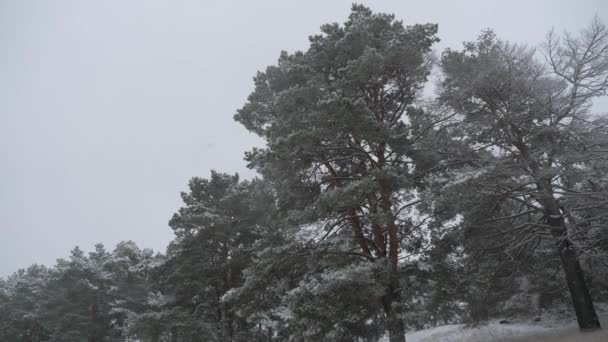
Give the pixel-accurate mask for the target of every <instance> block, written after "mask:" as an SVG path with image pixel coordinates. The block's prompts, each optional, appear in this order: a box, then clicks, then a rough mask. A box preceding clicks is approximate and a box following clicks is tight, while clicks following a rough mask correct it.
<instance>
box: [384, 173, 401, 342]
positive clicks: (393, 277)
mask: <svg viewBox="0 0 608 342" xmlns="http://www.w3.org/2000/svg"><path fill="white" fill-rule="evenodd" d="M380 189H381V190H380V191H381V199H380V201H381V203H380V205H381V207H382V211H383V212H384V214H385V215H386V221H387V226H386V228H387V233H388V234H387V235H388V258H387V261H388V266H389V268H388V269H389V286H388V289H387V294H386V295H385V297H384V299H383V304H384V311H385V313H386V320H387V325H388V335H389V341H390V342H405V327H404V325H403V319H402V315H401V294H400V293H401V288H400V286H399V268H398V262H399V240H398V234H397V225H396V224H395V217H394V214H393V211H392V206H391V198H390V195H391V191H390V188H389V186H388V184H386V181H381V182H380Z"/></svg>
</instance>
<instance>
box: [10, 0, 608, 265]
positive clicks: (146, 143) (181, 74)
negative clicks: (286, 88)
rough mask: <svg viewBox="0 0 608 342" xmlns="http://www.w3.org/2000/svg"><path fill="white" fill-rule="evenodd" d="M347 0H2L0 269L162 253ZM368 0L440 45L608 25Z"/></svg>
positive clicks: (501, 9) (576, 13)
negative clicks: (243, 114) (277, 71)
mask: <svg viewBox="0 0 608 342" xmlns="http://www.w3.org/2000/svg"><path fill="white" fill-rule="evenodd" d="M351 2H352V1H328V0H325V1H320V0H319V1H317V0H315V1H310V0H308V1H285V0H277V1H221V2H220V1H215V2H211V1H168V0H167V1H151V0H141V1H125V0H121V1H106V0H104V1H102V0H98V1H80V0H74V1H58V0H56V1H43V0H41V1H27V0H0V158H1V159H0V276H5V275H8V274H9V273H11V272H13V271H15V270H17V269H18V268H20V267H26V266H28V265H30V264H32V263H43V264H47V265H52V264H53V263H54V262H55V259H57V258H59V257H64V256H67V255H68V252H69V250H70V249H72V248H73V247H74V246H76V245H78V246H80V247H81V248H83V249H84V250H87V251H88V250H91V248H92V246H93V245H94V244H95V243H97V242H102V243H104V244H105V245H106V247H108V248H113V246H114V244H115V243H116V242H118V241H121V240H134V241H136V242H137V243H138V245H140V246H142V247H149V248H154V249H155V250H161V251H164V248H165V246H166V244H167V243H168V242H169V240H170V239H171V238H172V231H171V229H170V228H169V227H168V226H167V221H168V220H169V218H170V217H171V215H172V213H173V212H174V211H175V210H176V209H177V208H178V207H179V206H180V197H179V193H180V191H184V190H186V186H187V182H188V180H189V178H190V177H192V176H207V175H208V174H209V170H210V169H216V170H219V171H224V172H231V173H232V172H239V173H240V174H242V175H243V176H245V177H250V176H252V175H253V173H252V172H251V171H249V170H247V168H246V166H245V162H244V161H243V152H244V151H245V150H247V149H249V148H250V147H251V146H253V145H255V144H259V143H260V142H259V140H257V138H256V137H254V136H252V135H251V134H249V133H247V132H246V130H245V129H244V128H243V127H241V126H240V125H239V124H237V123H235V122H233V120H232V116H233V114H234V113H235V110H236V109H237V108H239V107H240V106H241V105H242V104H243V103H244V101H245V98H246V97H247V95H248V94H249V93H250V92H251V91H252V86H253V83H252V76H253V75H255V73H256V71H258V70H261V69H263V68H265V67H266V66H267V65H270V64H273V63H274V62H275V61H276V59H277V57H278V55H279V52H280V51H281V50H287V51H290V52H291V51H294V50H298V49H305V48H306V47H307V44H308V40H307V37H308V36H309V35H311V34H315V33H317V32H318V28H319V26H320V25H322V24H324V23H327V22H336V21H338V22H343V21H345V20H346V17H347V15H348V13H349V10H350V3H351ZM363 3H366V4H368V5H369V6H370V7H372V9H373V10H374V11H384V12H393V13H395V14H396V16H397V18H399V19H403V20H404V21H405V23H406V24H413V23H423V22H433V23H438V24H439V36H440V38H441V39H442V42H441V43H440V44H439V45H438V47H437V48H438V50H440V49H443V48H445V47H448V46H450V47H459V46H460V44H461V42H462V41H465V40H472V39H474V38H475V37H476V36H477V34H478V33H479V31H480V30H481V29H483V28H486V27H490V28H493V29H494V30H495V31H496V33H497V34H498V36H499V37H501V38H504V39H507V40H512V41H517V42H526V43H530V44H537V43H539V42H541V41H542V40H543V37H544V35H545V33H546V32H547V30H549V29H550V28H551V27H552V26H553V27H555V28H556V29H558V30H564V29H567V30H571V31H577V30H579V29H580V28H582V27H584V26H585V25H586V24H587V23H588V22H589V21H590V20H591V19H592V17H593V15H594V14H595V13H597V14H598V15H599V16H600V18H602V19H603V21H604V22H608V1H606V0H586V1H584V0H577V1H574V0H570V1H556V0H546V1H530V0H527V1H513V0H509V1H506V0H504V1H488V0H477V1H473V0H471V1H462V0H460V1H448V0H445V1H430V0H425V1H421V0H415V1H414V0H399V1H364V2H363Z"/></svg>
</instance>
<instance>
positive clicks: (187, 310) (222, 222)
mask: <svg viewBox="0 0 608 342" xmlns="http://www.w3.org/2000/svg"><path fill="white" fill-rule="evenodd" d="M261 186H262V185H261V183H260V181H258V180H253V181H240V180H239V176H238V175H227V174H221V173H217V172H212V173H211V177H210V178H209V179H203V178H193V179H192V180H191V181H190V185H189V187H190V189H189V192H187V193H182V199H183V200H184V203H185V206H184V207H182V208H180V210H179V211H178V212H177V213H176V214H175V215H174V216H173V218H172V219H171V221H170V223H169V224H170V226H171V227H172V228H173V229H174V231H175V234H176V239H175V241H174V242H173V243H172V245H171V246H170V248H169V250H168V259H167V261H166V263H165V264H164V265H163V266H162V272H163V275H162V284H163V286H164V288H165V289H166V293H167V294H168V295H171V296H172V297H173V298H174V302H173V304H171V305H170V306H171V307H172V310H173V311H174V314H175V315H176V316H175V317H178V318H179V317H188V319H187V320H186V321H183V320H182V321H181V322H178V323H177V324H176V328H177V330H178V331H179V333H180V334H181V335H184V334H187V335H192V336H198V335H200V334H205V336H207V339H208V340H210V341H212V340H217V341H247V340H248V338H249V333H248V332H249V329H250V328H251V327H250V326H249V324H248V322H247V320H246V317H242V315H238V314H237V309H238V308H236V307H233V306H232V305H230V304H229V303H227V302H226V301H224V300H223V297H224V295H225V294H226V293H227V292H228V291H230V290H231V289H234V288H236V287H239V286H241V285H242V284H243V281H244V280H243V270H244V269H245V268H246V267H248V266H250V264H251V249H250V247H251V246H252V245H253V244H254V243H255V242H256V240H257V239H258V238H259V234H260V231H259V225H260V223H262V222H263V221H264V220H265V217H266V212H265V211H266V209H267V208H268V206H272V205H273V203H272V202H264V201H265V199H266V198H264V197H262V196H259V195H260V192H259V190H260V187H261Z"/></svg>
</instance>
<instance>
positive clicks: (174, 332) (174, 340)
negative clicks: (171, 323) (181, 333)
mask: <svg viewBox="0 0 608 342" xmlns="http://www.w3.org/2000/svg"><path fill="white" fill-rule="evenodd" d="M177 339H178V333H177V327H172V328H171V342H177Z"/></svg>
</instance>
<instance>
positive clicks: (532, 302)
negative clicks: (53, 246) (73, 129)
mask: <svg viewBox="0 0 608 342" xmlns="http://www.w3.org/2000/svg"><path fill="white" fill-rule="evenodd" d="M439 24H441V23H439ZM478 32H479V34H478V35H477V37H475V36H474V37H462V40H463V41H465V42H464V43H463V44H461V46H460V47H459V48H457V49H456V48H446V49H443V50H442V51H440V50H437V49H436V46H437V44H438V43H439V42H440V39H441V34H440V33H441V31H438V25H437V24H435V23H406V22H405V21H402V20H401V19H400V18H398V17H396V16H395V15H393V14H390V13H379V12H376V11H372V10H371V9H370V8H368V7H367V6H364V5H358V4H355V5H352V8H351V11H350V14H349V15H348V16H347V17H346V18H343V21H342V22H341V23H328V24H325V25H323V26H321V27H320V29H318V30H317V33H316V34H314V35H312V36H310V37H309V44H308V47H307V48H306V49H304V50H302V51H295V52H285V51H283V52H281V51H275V52H276V54H277V55H278V56H279V57H278V60H277V61H276V63H274V64H273V65H270V66H268V67H266V68H265V69H263V70H261V71H257V74H256V70H251V75H254V74H255V77H254V78H253V83H252V84H251V87H252V88H251V89H252V90H251V92H250V94H249V96H248V97H247V99H246V100H245V101H244V102H243V103H240V104H234V107H235V109H236V108H238V109H236V110H235V112H234V120H235V121H236V123H238V124H239V125H240V126H241V127H242V128H243V134H245V132H246V131H248V132H251V133H253V134H255V135H256V136H258V137H259V138H260V139H261V141H262V142H263V143H262V144H261V145H259V146H257V147H251V149H250V150H249V151H248V152H246V153H245V156H244V158H245V160H246V162H247V164H248V167H249V168H250V169H252V170H254V171H255V172H257V175H258V176H256V177H253V178H248V177H241V176H239V174H232V173H224V172H222V171H221V170H217V171H216V170H213V171H210V173H208V174H203V175H192V176H194V177H192V178H191V179H190V180H189V181H188V180H187V179H184V184H186V183H187V191H185V192H182V193H181V198H182V200H183V203H182V205H181V207H180V208H179V209H178V210H177V211H176V212H175V213H174V214H173V216H172V217H167V219H169V226H170V228H167V229H171V230H172V231H173V234H174V235H173V240H172V241H171V242H170V244H169V245H168V247H167V249H166V251H153V250H151V249H147V248H143V246H138V244H136V242H133V241H124V242H120V243H118V244H117V245H115V246H104V245H102V244H98V245H96V246H95V247H94V249H92V250H89V249H85V250H83V249H80V248H79V247H76V248H74V249H73V250H71V251H69V252H68V251H66V254H65V257H64V258H61V259H58V260H57V263H56V264H55V265H46V266H45V265H42V264H34V265H31V266H29V267H27V268H24V269H20V270H16V271H15V272H14V273H13V274H11V275H8V276H6V277H3V278H0V341H5V342H43V341H48V342H51V341H52V342H118V341H121V342H127V341H141V342H199V341H200V342H205V341H209V342H216V341H217V342H223V341H226V342H249V341H251V342H279V341H286V342H287V341H293V342H309V341H313V342H314V341H336V342H341V341H361V342H363V341H387V342H389V341H390V342H405V341H406V340H408V342H415V341H418V340H416V339H415V338H413V337H412V339H410V333H413V332H416V331H422V330H425V329H432V328H434V327H441V326H451V325H459V326H462V327H467V328H470V329H473V328H474V327H477V326H479V325H483V324H487V323H488V322H498V321H500V322H501V323H500V326H504V327H508V326H512V325H513V324H516V323H517V324H519V323H521V322H536V323H535V324H541V323H543V322H544V321H546V320H547V317H549V316H551V315H555V313H556V312H558V311H559V312H561V314H562V315H563V317H566V319H567V320H569V321H571V322H572V324H574V325H575V326H576V330H577V334H579V335H577V336H579V337H577V338H578V340H577V341H583V340H582V338H584V336H597V335H596V334H598V333H599V334H602V333H603V332H602V331H601V329H602V328H604V329H605V327H602V323H603V322H604V321H603V318H602V317H603V316H604V315H605V313H608V310H607V309H608V306H606V305H608V114H607V113H605V112H602V111H601V110H598V107H597V106H595V103H596V102H597V101H601V100H602V98H603V100H604V101H605V98H606V95H607V93H608V27H607V26H606V23H604V22H603V21H602V20H601V19H600V17H599V16H596V17H595V19H594V18H589V20H588V24H587V26H585V27H580V30H579V31H577V32H558V31H549V32H547V34H546V40H545V41H544V42H543V43H542V44H539V45H536V46H532V45H529V44H523V43H519V42H513V41H507V40H504V39H502V38H501V37H500V36H498V34H496V33H494V31H492V30H491V29H484V28H483V27H480V28H479V31H478ZM296 38H302V37H296ZM196 157H197V158H199V157H201V156H196ZM236 158H240V157H239V156H236ZM172 167H179V165H173V166H172ZM179 190H180V189H176V190H175V193H178V192H179ZM68 219H69V218H68ZM82 224H83V225H86V222H83V223H82ZM85 247H86V246H85ZM606 317H608V316H606ZM518 322H519V323H518ZM496 324H498V323H496ZM463 329H464V328H463ZM603 336H606V335H603ZM606 338H607V340H608V337H606ZM410 340H411V341H410ZM600 340H603V339H601V338H600V339H598V340H597V341H600ZM420 341H422V340H420ZM424 341H426V340H424ZM436 341H452V340H448V339H442V338H437V339H436ZM463 341H464V340H463Z"/></svg>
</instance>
